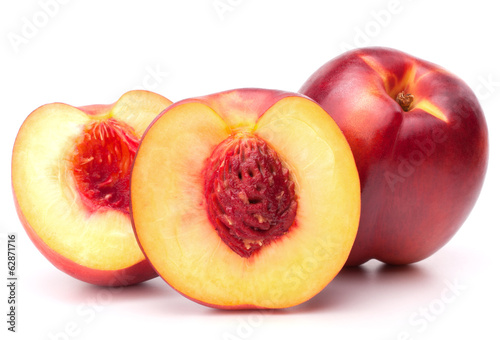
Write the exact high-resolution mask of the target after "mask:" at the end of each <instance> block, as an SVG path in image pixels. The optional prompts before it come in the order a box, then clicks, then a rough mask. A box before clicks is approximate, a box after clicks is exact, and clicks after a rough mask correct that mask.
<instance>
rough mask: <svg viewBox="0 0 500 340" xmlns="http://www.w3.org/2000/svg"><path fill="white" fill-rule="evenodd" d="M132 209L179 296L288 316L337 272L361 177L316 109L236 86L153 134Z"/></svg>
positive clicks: (189, 102) (140, 159)
mask: <svg viewBox="0 0 500 340" xmlns="http://www.w3.org/2000/svg"><path fill="white" fill-rule="evenodd" d="M131 211H132V216H133V225H134V229H135V232H136V236H137V238H138V241H139V244H140V245H141V247H142V249H143V251H144V253H145V254H146V256H147V258H148V259H149V261H150V262H151V264H152V265H153V267H154V268H155V269H156V271H157V272H158V273H159V274H160V276H161V277H162V278H163V279H164V280H165V281H167V282H168V283H169V284H170V285H171V286H172V287H174V288H175V289H176V290H177V291H179V292H181V293H182V294H183V295H185V296H187V297H188V298H190V299H192V300H194V301H197V302H199V303H201V304H204V305H208V306H213V307H218V308H224V309H241V308H285V307H290V306H294V305H297V304H299V303H302V302H304V301H306V300H308V299H310V298H311V297H313V296H314V295H315V294H317V293H318V292H319V291H320V290H322V289H323V287H325V286H326V285H327V284H328V283H329V282H330V281H331V280H332V279H333V278H334V277H335V275H336V274H337V273H338V271H339V270H340V269H341V268H342V266H343V265H344V262H345V261H346V259H347V256H348V254H349V251H350V249H351V246H352V244H353V242H354V238H355V235H356V230H357V226H358V221H359V214H360V187H359V178H358V173H357V169H356V166H355V163H354V158H353V155H352V153H351V150H350V148H349V145H348V144H347V141H346V139H345V138H344V136H343V134H342V133H341V131H340V129H339V128H338V127H337V125H336V124H335V122H334V121H333V120H332V119H331V118H330V117H329V116H328V114H327V113H326V112H325V111H324V110H323V109H322V108H321V107H320V106H318V105H317V104H316V103H314V102H313V101H311V100H310V99H307V98H306V97H304V96H301V95H298V94H293V93H286V92H280V91H274V90H262V89H239V90H233V91H227V92H222V93H217V94H213V95H209V96H206V97H201V98H194V99H186V100H183V101H180V102H178V103H175V104H173V105H172V106H170V107H169V108H168V109H166V110H165V111H164V112H163V113H161V114H160V115H159V116H158V118H157V119H156V120H155V121H154V122H153V123H152V124H151V125H150V126H149V128H148V130H147V131H146V133H145V134H144V136H143V139H142V141H141V144H140V146H139V149H138V152H137V155H136V158H135V163H134V167H133V170H132V178H131Z"/></svg>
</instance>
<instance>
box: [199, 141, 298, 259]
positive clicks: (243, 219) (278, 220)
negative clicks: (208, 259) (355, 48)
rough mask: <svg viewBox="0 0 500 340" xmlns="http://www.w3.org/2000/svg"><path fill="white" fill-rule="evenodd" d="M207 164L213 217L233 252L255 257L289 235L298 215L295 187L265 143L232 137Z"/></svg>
mask: <svg viewBox="0 0 500 340" xmlns="http://www.w3.org/2000/svg"><path fill="white" fill-rule="evenodd" d="M207 163H208V164H207V168H206V171H205V196H206V200H207V210H208V216H209V218H210V221H211V222H212V224H213V226H214V227H215V228H216V230H217V232H218V233H219V236H220V237H221V239H222V240H223V241H224V242H225V243H226V244H227V245H228V246H229V247H230V248H231V249H232V250H233V251H234V252H236V253H237V254H238V255H240V256H242V257H250V256H251V255H252V254H253V253H254V252H256V251H257V250H259V249H260V248H261V247H262V246H264V245H266V244H268V243H269V242H270V241H272V240H275V239H277V238H279V237H280V236H282V235H284V234H285V233H286V232H287V231H288V229H289V228H290V227H291V225H292V224H293V222H294V220H295V215H296V212H297V198H296V197H295V190H294V186H295V184H294V182H293V180H292V179H291V176H290V174H289V170H288V169H287V168H286V167H285V166H284V165H283V164H282V162H281V160H280V159H279V157H278V155H277V153H276V151H274V150H273V149H272V148H271V147H270V146H269V145H267V143H266V142H265V141H264V140H262V139H260V138H259V137H257V136H254V135H252V134H249V133H237V134H235V135H231V136H230V137H228V138H227V139H226V140H224V141H223V142H222V143H220V144H219V145H218V146H217V147H216V148H215V150H214V151H213V153H212V155H211V157H210V159H208V160H207Z"/></svg>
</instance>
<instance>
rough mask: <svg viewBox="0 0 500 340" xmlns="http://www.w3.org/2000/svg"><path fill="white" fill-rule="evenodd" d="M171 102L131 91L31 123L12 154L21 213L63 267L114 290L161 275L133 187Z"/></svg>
mask: <svg viewBox="0 0 500 340" xmlns="http://www.w3.org/2000/svg"><path fill="white" fill-rule="evenodd" d="M170 104H171V102H170V101H169V100H168V99H166V98H164V97H162V96H160V95H157V94H154V93H152V92H147V91H130V92H127V93H126V94H124V95H123V96H122V97H121V98H120V99H119V100H118V101H117V102H116V103H115V104H111V105H92V106H86V107H81V108H76V107H73V106H70V105H66V104H61V103H54V104H48V105H44V106H41V107H40V108H38V109H36V110H35V111H33V112H32V113H31V114H30V115H29V116H28V118H27V119H26V120H25V121H24V123H23V125H22V126H21V128H20V130H19V133H18V135H17V137H16V141H15V144H14V149H13V155H12V187H13V192H14V199H15V203H16V208H17V212H18V215H19V217H20V220H21V222H22V224H23V226H24V228H25V230H26V232H27V233H28V235H29V237H30V238H31V240H32V241H33V243H34V244H35V245H36V246H37V248H38V249H39V250H40V252H41V253H42V254H43V255H44V256H45V257H47V259H49V260H50V261H51V262H52V263H53V264H54V265H55V266H56V267H57V268H59V269H61V270H62V271H64V272H66V273H67V274H69V275H72V276H73V277H75V278H77V279H80V280H82V281H86V282H89V283H93V284H98V285H107V286H118V285H130V284H135V283H138V282H141V281H144V280H147V279H150V278H152V277H155V276H156V273H155V271H154V269H153V268H152V267H151V266H150V265H149V263H148V262H147V261H146V260H145V258H144V255H143V254H142V252H141V250H140V248H139V246H138V245H137V241H136V239H135V236H134V232H133V230H132V227H131V222H130V213H129V205H130V203H129V202H130V190H129V188H130V184H129V183H130V172H131V167H132V163H133V159H134V156H135V153H136V151H137V147H138V145H139V140H140V137H141V136H142V134H143V133H144V131H145V130H146V128H147V126H148V125H149V124H150V123H151V121H152V120H153V119H154V118H155V117H156V116H157V115H158V114H159V113H160V112H161V111H162V110H163V109H165V108H166V107H167V106H168V105H170Z"/></svg>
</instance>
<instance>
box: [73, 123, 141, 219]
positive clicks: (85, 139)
mask: <svg viewBox="0 0 500 340" xmlns="http://www.w3.org/2000/svg"><path fill="white" fill-rule="evenodd" d="M138 146H139V138H138V137H137V136H136V135H135V133H134V131H133V129H132V128H131V127H130V126H128V125H126V124H124V123H121V122H119V121H117V120H115V119H113V118H109V119H105V120H98V121H95V122H93V123H90V124H89V125H88V126H86V127H85V128H84V130H83V132H82V135H81V136H80V138H79V140H78V141H77V142H76V143H75V149H74V151H73V156H72V159H71V162H72V170H73V174H74V176H75V182H76V187H77V189H78V191H79V193H80V197H81V199H82V202H83V203H84V204H85V206H86V207H87V209H89V212H94V211H96V210H98V209H102V208H109V209H116V210H119V211H121V212H123V213H125V214H128V213H129V206H130V183H129V182H130V171H131V169H132V162H133V160H134V157H135V154H136V152H137V148H138Z"/></svg>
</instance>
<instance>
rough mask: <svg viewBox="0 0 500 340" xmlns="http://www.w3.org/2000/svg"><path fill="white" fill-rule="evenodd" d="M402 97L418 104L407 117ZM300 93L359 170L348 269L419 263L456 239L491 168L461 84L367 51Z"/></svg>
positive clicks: (345, 59) (479, 120)
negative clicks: (328, 120)
mask: <svg viewBox="0 0 500 340" xmlns="http://www.w3.org/2000/svg"><path fill="white" fill-rule="evenodd" d="M412 75H413V76H412ZM403 90H405V92H407V93H411V94H413V95H414V97H415V105H414V107H413V108H410V110H409V111H408V112H405V111H404V110H403V109H402V107H401V106H400V105H399V104H398V103H397V102H396V100H395V97H396V95H397V94H398V93H399V92H400V91H403ZM299 92H300V93H303V94H305V95H306V96H309V97H310V98H312V99H313V100H315V101H317V102H318V103H319V104H320V105H321V106H322V107H323V108H324V109H325V110H326V111H327V112H328V113H329V114H330V116H331V117H332V118H333V119H334V120H335V122H336V123H337V124H338V125H339V127H340V128H341V130H342V132H343V133H344V134H345V136H346V138H347V141H348V142H349V144H350V146H351V148H352V151H353V154H354V158H355V160H356V165H357V167H358V171H359V175H360V181H361V218H360V225H359V229H358V235H357V237H356V241H355V243H354V246H353V249H352V251H351V254H350V256H349V259H348V260H347V263H346V265H347V266H354V265H360V264H362V263H364V262H366V261H368V260H369V259H372V258H374V259H378V260H380V261H383V262H385V263H388V264H409V263H413V262H417V261H420V260H422V259H425V258H427V257H428V256H430V255H432V254H433V253H435V252H436V251H437V250H438V249H440V248H441V247H442V246H443V245H444V244H446V243H447V242H448V241H449V240H450V239H451V238H452V236H453V235H454V234H455V233H456V232H457V231H458V229H459V228H460V226H461V225H462V224H463V223H464V221H465V220H466V218H467V216H468V215H469V213H470V211H471V210H472V208H473V206H474V204H475V202H476V200H477V198H478V196H479V193H480V190H481V187H482V184H483V181H484V177H485V174H486V168H487V161H488V132H487V126H486V121H485V118H484V115H483V111H482V109H481V107H480V105H479V102H478V100H477V98H476V96H475V95H474V93H473V92H472V90H471V89H470V88H469V87H468V86H467V85H466V84H465V82H463V81H462V80H461V79H459V78H458V77H456V76H454V75H453V74H451V73H450V72H448V71H446V70H444V69H443V68H441V67H439V66H437V65H435V64H432V63H429V62H426V61H423V60H420V59H417V58H415V57H412V56H410V55H408V54H405V53H403V52H400V51H397V50H393V49H388V48H364V49H357V50H354V51H349V52H347V53H344V54H343V55H341V56H339V57H337V58H335V59H333V60H331V61H329V62H328V63H326V64H325V65H323V66H322V67H321V68H320V69H319V70H317V71H316V72H315V73H314V74H313V75H312V76H311V77H310V78H309V79H308V80H307V81H306V83H305V84H304V85H303V87H302V88H301V89H300V91H299ZM422 100H425V101H427V102H429V103H431V104H432V107H431V106H429V105H425V106H424V105H423V104H421V107H419V104H418V102H419V101H420V102H421V103H423V102H422ZM429 110H431V111H434V112H438V113H439V112H440V113H441V116H440V118H441V119H440V118H438V117H436V116H434V115H432V114H429V113H427V112H426V111H429ZM438 116H439V115H438Z"/></svg>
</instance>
